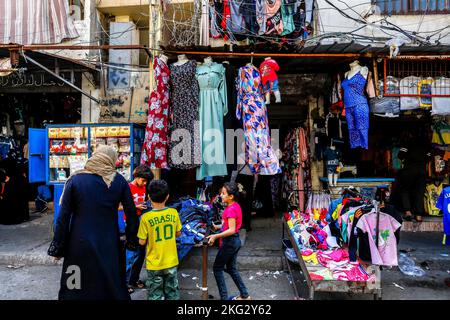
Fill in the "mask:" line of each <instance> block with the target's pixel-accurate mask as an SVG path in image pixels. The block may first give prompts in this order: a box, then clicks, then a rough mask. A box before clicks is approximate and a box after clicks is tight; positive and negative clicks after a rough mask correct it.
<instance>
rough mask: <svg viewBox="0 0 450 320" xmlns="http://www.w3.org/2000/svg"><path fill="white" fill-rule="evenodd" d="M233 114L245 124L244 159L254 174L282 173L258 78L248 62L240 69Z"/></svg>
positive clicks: (256, 71)
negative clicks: (271, 137) (273, 147)
mask: <svg viewBox="0 0 450 320" xmlns="http://www.w3.org/2000/svg"><path fill="white" fill-rule="evenodd" d="M237 90H238V104H237V108H236V117H237V118H238V119H239V120H241V119H242V123H243V127H244V137H245V145H246V161H247V162H248V165H249V167H250V169H251V171H252V173H253V174H261V175H275V174H277V173H281V169H280V164H279V162H278V158H277V156H276V154H275V152H274V150H273V149H272V146H271V145H270V129H269V122H268V119H267V108H266V105H265V103H264V99H263V97H262V85H261V77H260V74H259V71H258V69H257V68H256V67H255V66H254V65H251V64H247V65H246V66H245V67H242V68H240V69H239V72H238V77H237Z"/></svg>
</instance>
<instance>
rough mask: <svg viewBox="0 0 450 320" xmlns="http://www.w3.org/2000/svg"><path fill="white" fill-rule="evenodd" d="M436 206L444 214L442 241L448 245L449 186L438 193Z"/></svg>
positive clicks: (449, 220)
mask: <svg viewBox="0 0 450 320" xmlns="http://www.w3.org/2000/svg"><path fill="white" fill-rule="evenodd" d="M436 208H438V209H440V210H442V212H443V214H444V218H443V220H444V241H443V243H444V244H446V245H450V241H449V240H450V187H446V188H445V189H444V190H442V192H441V194H440V195H439V199H438V201H437V203H436Z"/></svg>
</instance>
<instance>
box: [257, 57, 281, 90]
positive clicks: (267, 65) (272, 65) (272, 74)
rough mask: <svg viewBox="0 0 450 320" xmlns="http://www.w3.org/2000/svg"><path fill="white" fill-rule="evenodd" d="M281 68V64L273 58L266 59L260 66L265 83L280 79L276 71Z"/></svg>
mask: <svg viewBox="0 0 450 320" xmlns="http://www.w3.org/2000/svg"><path fill="white" fill-rule="evenodd" d="M279 70H280V66H279V65H278V63H277V62H276V61H275V60H273V59H267V60H264V61H263V62H262V63H261V65H260V66H259V71H260V73H261V79H262V83H263V85H266V83H267V81H275V80H278V76H277V74H276V71H279Z"/></svg>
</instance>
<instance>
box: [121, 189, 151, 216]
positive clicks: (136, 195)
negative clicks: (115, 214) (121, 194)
mask: <svg viewBox="0 0 450 320" xmlns="http://www.w3.org/2000/svg"><path fill="white" fill-rule="evenodd" d="M128 185H129V186H130V191H131V195H132V196H133V201H134V205H138V204H140V203H142V202H145V193H146V190H145V189H146V188H145V187H138V186H136V185H134V184H133V182H130V183H129V184H128ZM136 214H137V215H138V216H140V215H141V214H142V211H141V210H139V209H136ZM123 219H124V220H125V221H126V219H127V217H126V215H125V212H124V213H123Z"/></svg>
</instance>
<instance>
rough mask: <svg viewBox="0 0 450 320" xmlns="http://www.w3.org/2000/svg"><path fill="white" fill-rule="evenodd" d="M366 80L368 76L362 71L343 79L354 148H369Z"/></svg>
mask: <svg viewBox="0 0 450 320" xmlns="http://www.w3.org/2000/svg"><path fill="white" fill-rule="evenodd" d="M366 82H367V80H366V78H364V76H363V75H362V74H361V73H360V72H358V73H357V74H355V75H354V76H353V77H351V78H350V79H347V78H345V79H344V80H343V81H342V89H344V105H345V118H346V119H347V124H348V134H349V139H350V147H351V148H352V149H354V148H358V147H361V148H364V149H368V148H369V104H368V102H367V98H366V96H365V94H364V88H365V87H366Z"/></svg>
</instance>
